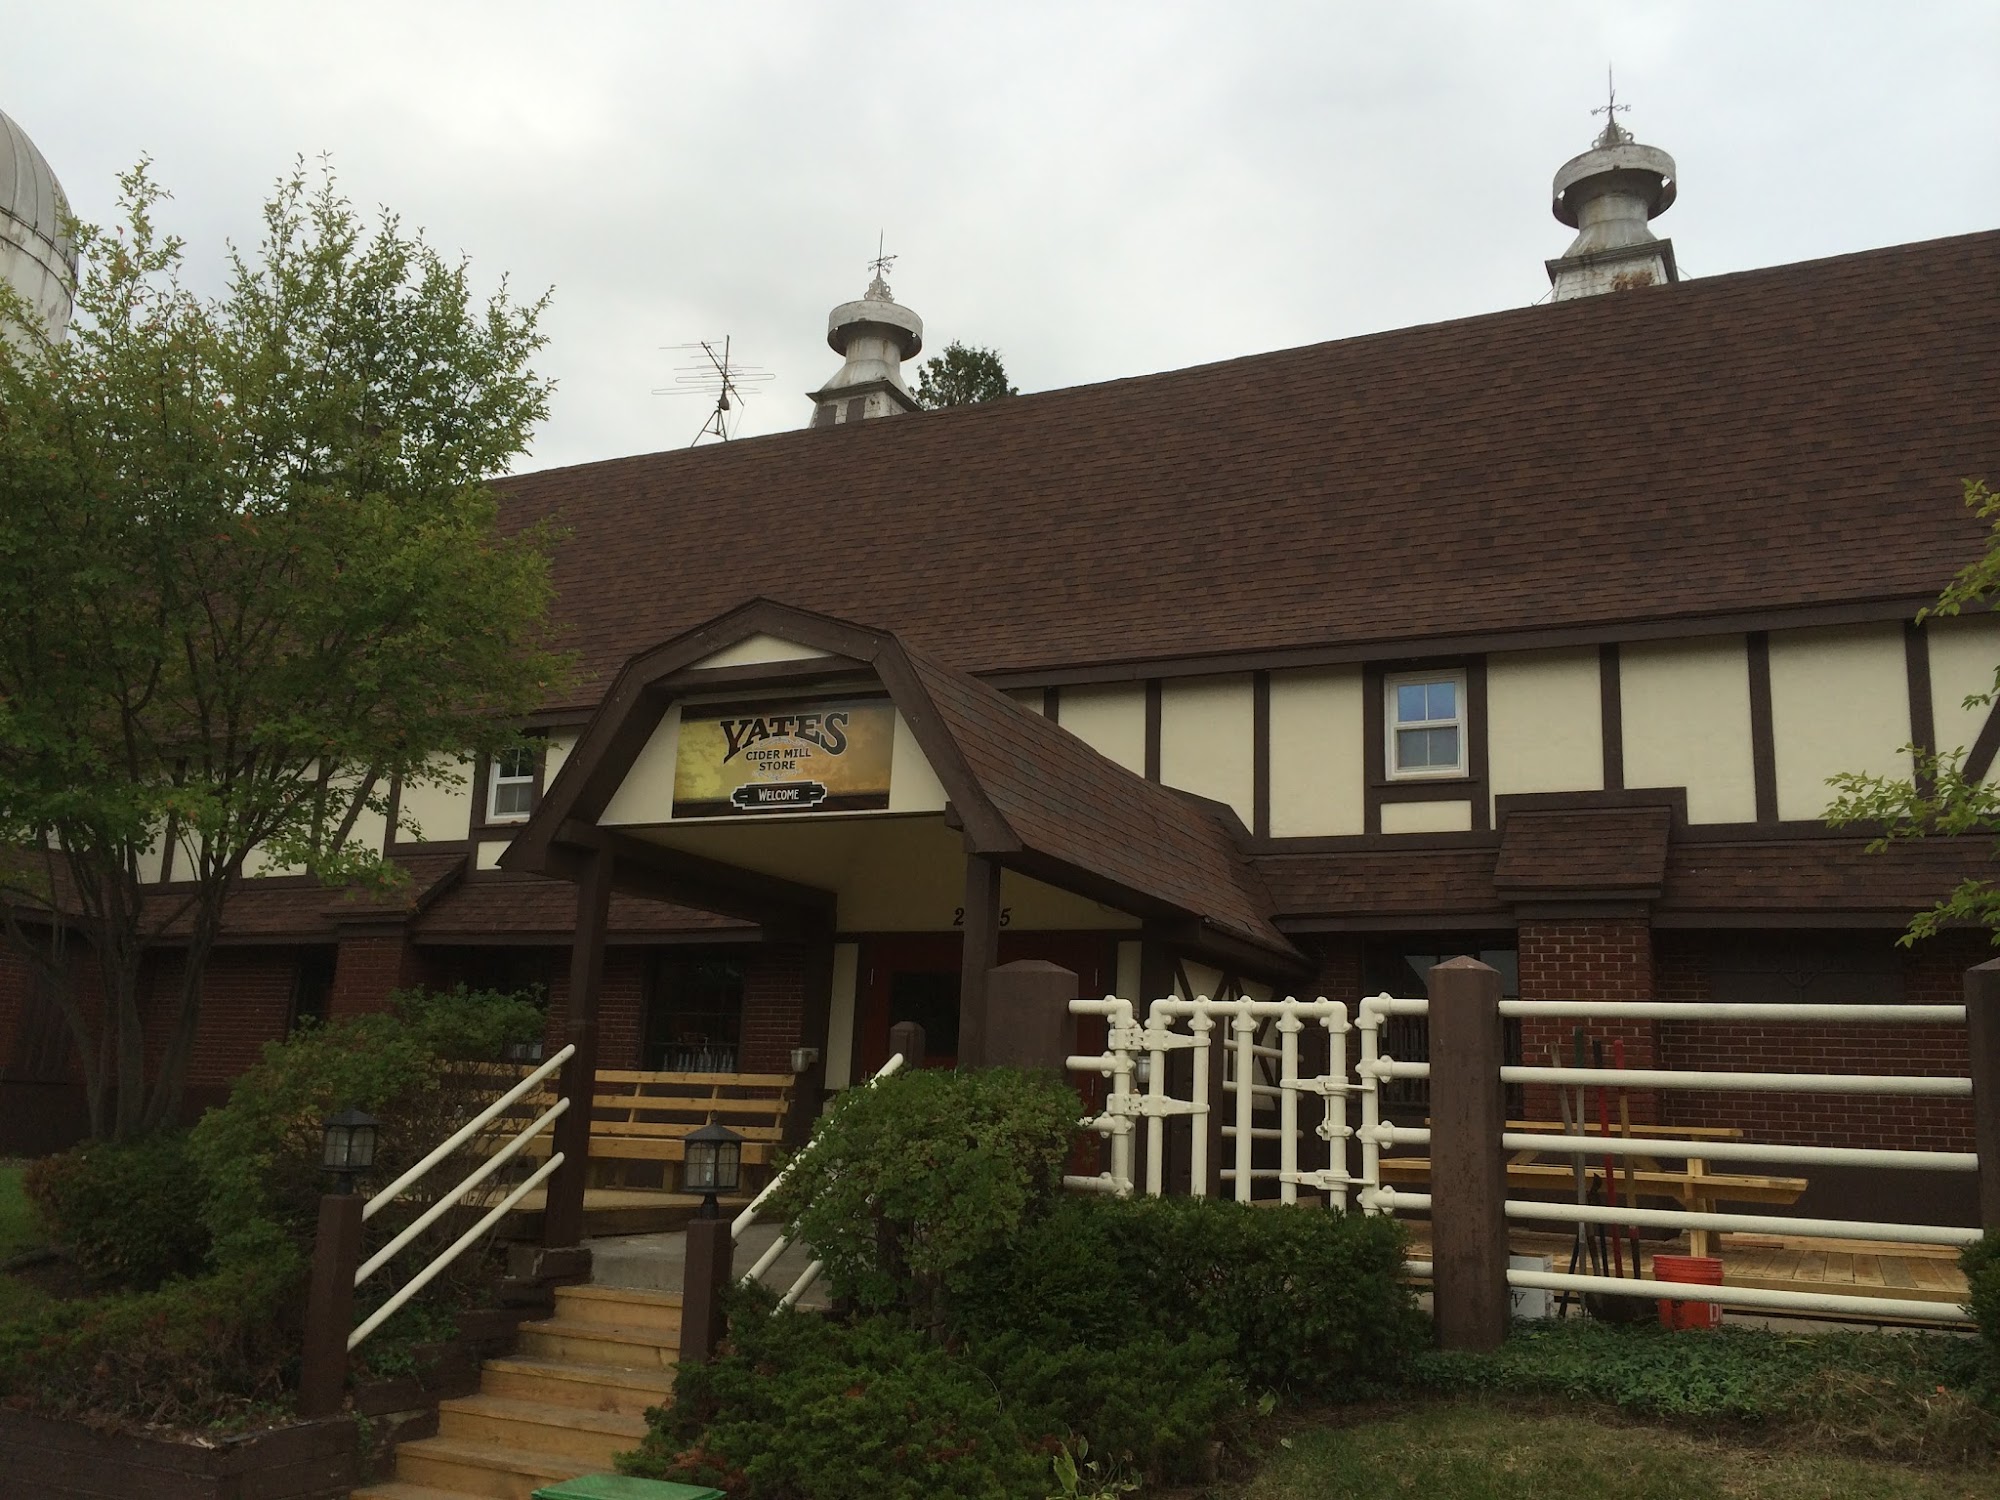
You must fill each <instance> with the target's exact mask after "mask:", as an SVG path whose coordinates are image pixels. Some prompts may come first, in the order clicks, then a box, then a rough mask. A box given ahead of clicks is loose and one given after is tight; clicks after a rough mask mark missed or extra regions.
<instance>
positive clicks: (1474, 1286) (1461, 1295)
mask: <svg viewBox="0 0 2000 1500" xmlns="http://www.w3.org/2000/svg"><path fill="white" fill-rule="evenodd" d="M1429 984H1430V997H1431V1014H1430V1034H1431V1036H1430V1040H1431V1293H1432V1303H1433V1308H1434V1315H1435V1318H1436V1323H1437V1337H1438V1343H1439V1344H1440V1345H1441V1346H1442V1347H1444V1348H1446V1349H1472V1350H1484V1349H1497V1348H1499V1347H1500V1345H1501V1344H1502V1343H1503V1342H1504V1341H1505V1340H1506V1337H1507V1316H1508V1301H1507V1208H1506V1204H1507V1166H1506V1153H1505V1151H1503V1150H1502V1148H1501V1144H1500V1137H1501V1135H1502V1134H1503V1133H1504V1132H1505V1130H1506V1128H1507V1107H1506V1091H1505V1089H1503V1088H1502V1087H1501V1084H1500V1065H1501V1062H1502V1061H1503V1058H1504V1054H1505V1047H1504V1044H1503V1042H1502V1032H1501V1025H1500V975H1499V972H1498V971H1497V970H1495V969H1492V968H1489V967H1488V966H1487V965H1485V964H1483V963H1480V962H1479V961H1478V960H1477V959H1473V958H1454V959H1450V960H1448V961H1446V962H1444V963H1441V964H1439V965H1437V966H1436V967H1435V968H1433V969H1432V970H1431V971H1430V979H1429Z"/></svg>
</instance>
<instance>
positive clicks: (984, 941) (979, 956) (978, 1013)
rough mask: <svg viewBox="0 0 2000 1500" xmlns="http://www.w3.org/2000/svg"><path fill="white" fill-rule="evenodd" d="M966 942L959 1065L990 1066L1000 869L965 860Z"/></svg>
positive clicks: (981, 859)
mask: <svg viewBox="0 0 2000 1500" xmlns="http://www.w3.org/2000/svg"><path fill="white" fill-rule="evenodd" d="M964 936H965V941H964V946H963V948H962V949H961V950H960V957H959V971H958V1065H959V1067H960V1068H980V1067H984V1066H985V1065H986V975H987V972H988V971H989V970H991V969H992V968H993V967H994V966H995V965H996V964H998V963H999V962H1000V865H999V863H998V861H996V860H993V859H989V858H987V857H986V856H985V855H982V854H970V853H968V854H967V855H966V857H965V934H964Z"/></svg>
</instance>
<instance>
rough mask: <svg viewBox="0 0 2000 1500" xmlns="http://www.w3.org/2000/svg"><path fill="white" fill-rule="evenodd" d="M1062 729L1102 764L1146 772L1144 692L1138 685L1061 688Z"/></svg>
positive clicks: (1139, 772) (1141, 773)
mask: <svg viewBox="0 0 2000 1500" xmlns="http://www.w3.org/2000/svg"><path fill="white" fill-rule="evenodd" d="M1061 722H1062V727H1063V728H1065V729H1067V730H1068V731H1069V732H1070V733H1071V734H1073V735H1075V736H1076V737H1077V738H1078V739H1080V740H1082V741H1083V742H1084V743H1085V744H1086V745H1088V746H1090V748H1091V749H1093V750H1095V751H1096V752H1097V753H1098V754H1099V755H1102V756H1103V757H1104V758H1105V759H1106V760H1112V761H1116V762H1117V763H1118V764H1119V765H1121V766H1123V767H1124V768H1125V769H1126V770H1128V771H1132V772H1136V773H1138V774H1140V775H1143V774H1144V773H1145V770H1146V690H1145V688H1143V687H1141V686H1140V685H1139V684H1138V683H1136V682H1133V683H1120V684H1118V685H1117V686H1115V687H1076V688H1064V689H1063V693H1062V705H1061Z"/></svg>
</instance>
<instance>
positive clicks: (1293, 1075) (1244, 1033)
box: [1064, 995, 1980, 1321]
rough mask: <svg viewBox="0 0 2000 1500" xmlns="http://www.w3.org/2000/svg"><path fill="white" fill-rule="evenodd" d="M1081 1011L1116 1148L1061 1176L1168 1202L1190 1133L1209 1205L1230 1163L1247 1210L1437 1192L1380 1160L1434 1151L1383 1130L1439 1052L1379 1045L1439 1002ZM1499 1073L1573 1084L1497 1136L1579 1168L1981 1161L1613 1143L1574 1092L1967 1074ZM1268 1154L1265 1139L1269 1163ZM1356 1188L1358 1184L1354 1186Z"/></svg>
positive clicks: (1615, 1212)
mask: <svg viewBox="0 0 2000 1500" xmlns="http://www.w3.org/2000/svg"><path fill="white" fill-rule="evenodd" d="M1070 1011H1071V1014H1073V1015H1075V1016H1078V1017H1095V1018H1100V1019H1102V1021H1103V1022H1104V1024H1105V1027H1106V1039H1105V1046H1104V1050H1103V1052H1101V1053H1099V1054H1096V1055H1086V1056H1073V1057H1070V1058H1068V1059H1067V1064H1068V1067H1069V1069H1070V1071H1071V1072H1073V1073H1077V1074H1085V1075H1094V1076H1096V1077H1101V1078H1103V1079H1105V1080H1107V1084H1108V1087H1107V1093H1106V1097H1105V1099H1104V1102H1103V1105H1102V1108H1101V1110H1100V1111H1099V1113H1097V1114H1096V1115H1095V1116H1094V1117H1093V1118H1090V1119H1088V1120H1085V1121H1084V1122H1082V1123H1083V1124H1084V1126H1085V1127H1086V1128H1088V1129H1090V1130H1093V1131H1095V1132H1096V1133H1097V1134H1098V1135H1099V1136H1101V1137H1102V1138H1103V1139H1104V1140H1105V1141H1107V1142H1108V1148H1107V1149H1106V1151H1105V1153H1104V1155H1105V1157H1106V1159H1107V1165H1106V1166H1105V1167H1104V1169H1103V1170H1101V1171H1100V1172H1098V1173H1097V1174H1096V1175H1094V1176H1091V1175H1072V1176H1069V1177H1066V1178H1065V1179H1064V1181H1065V1183H1066V1185H1067V1186H1069V1187H1071V1188H1074V1189H1078V1190H1082V1191H1094V1192H1106V1193H1112V1194H1116V1195H1119V1196H1127V1195H1130V1194H1131V1193H1133V1192H1135V1191H1140V1190H1143V1191H1144V1192H1146V1193H1148V1194H1151V1195H1158V1194H1160V1193H1161V1192H1163V1191H1164V1190H1165V1183H1166V1171H1167V1160H1168V1154H1169V1141H1170V1132H1171V1133H1173V1135H1172V1137H1171V1138H1173V1139H1176V1140H1180V1141H1183V1142H1184V1144H1182V1145H1181V1146H1180V1148H1179V1149H1180V1150H1181V1152H1182V1153H1183V1154H1182V1159H1183V1160H1184V1161H1185V1163H1186V1167H1187V1183H1188V1189H1187V1190H1188V1191H1189V1192H1190V1193H1191V1194H1193V1195H1196V1196H1200V1195H1202V1194H1205V1193H1206V1192H1207V1191H1208V1190H1209V1182H1210V1177H1211V1166H1212V1165H1219V1170H1218V1171H1216V1172H1215V1174H1214V1175H1215V1176H1216V1177H1218V1178H1219V1179H1220V1180H1221V1182H1222V1183H1223V1185H1224V1190H1225V1191H1226V1192H1229V1193H1230V1194H1231V1195H1233V1196H1234V1197H1235V1198H1236V1199H1237V1200H1238V1201H1240V1202H1247V1201H1250V1200H1251V1199H1252V1198H1253V1197H1254V1196H1256V1195H1257V1192H1258V1184H1259V1183H1269V1182H1275V1183H1276V1185H1277V1197H1278V1198H1279V1200H1280V1201H1282V1202H1285V1203H1294V1202H1297V1201H1299V1195H1300V1193H1301V1191H1304V1192H1307V1193H1323V1194H1325V1196H1326V1201H1327V1202H1328V1203H1330V1204H1331V1205H1333V1206H1335V1207H1345V1206H1347V1205H1348V1203H1349V1201H1350V1196H1351V1199H1352V1202H1353V1204H1354V1206H1355V1207H1357V1208H1359V1209H1360V1210H1361V1211H1362V1212H1364V1213H1370V1214H1384V1213H1392V1212H1395V1211H1397V1210H1408V1211H1415V1212H1429V1211H1430V1210H1431V1209H1432V1207H1433V1198H1432V1194H1431V1193H1430V1192H1413V1191H1408V1190H1405V1189H1399V1188H1396V1187H1393V1186H1389V1185H1386V1184H1385V1183H1384V1181H1383V1167H1382V1163H1383V1158H1384V1155H1385V1153H1391V1154H1393V1153H1395V1152H1396V1151H1398V1150H1399V1149H1403V1148H1411V1147H1415V1148H1428V1147H1429V1145H1430V1143H1431V1132H1430V1130H1429V1129H1428V1128H1425V1127H1421V1126H1413V1125H1403V1124H1397V1123H1395V1122H1393V1121H1391V1120H1389V1119H1387V1118H1386V1117H1385V1109H1384V1102H1383V1101H1384V1094H1385V1093H1386V1092H1387V1091H1388V1089H1389V1088H1390V1086H1392V1085H1393V1084H1395V1083H1396V1082H1397V1081H1399V1080H1422V1081H1425V1082H1428V1080H1429V1078H1430V1074H1431V1065H1430V1063H1429V1062H1428V1061H1421V1062H1419V1061H1408V1060H1403V1059H1398V1058H1396V1057H1393V1056H1391V1055H1389V1053H1388V1051H1387V1050H1386V1049H1385V1047H1384V1045H1383V1043H1384V1041H1385V1039H1386V1038H1387V1037H1388V1036H1389V1035H1390V1034H1391V1026H1392V1023H1393V1022H1395V1021H1397V1020H1398V1019H1399V1018H1411V1019H1425V1018H1428V1017H1429V1015H1430V1002H1429V1000H1427V999H1406V998H1399V997H1395V996H1390V995H1376V996H1372V997H1370V998H1368V999H1365V1000H1363V1001H1362V1002H1361V1003H1360V1005H1359V1006H1358V1007H1357V1008H1356V1010H1355V1012H1354V1014H1353V1017H1352V1020H1351V1021H1350V1016H1349V1011H1348V1007H1347V1006H1345V1005H1344V1004H1341V1003H1340V1002H1338V1001H1333V1000H1328V999H1324V998H1321V999H1317V1000H1298V999H1292V998H1287V999H1274V1000H1253V999H1236V1000H1211V999H1208V998H1206V997H1196V998H1193V999H1181V998H1179V997H1172V998H1167V999H1161V1000H1156V1001H1154V1002H1153V1003H1152V1004H1151V1006H1150V1007H1148V1008H1147V1010H1146V1014H1145V1019H1144V1021H1143V1023H1142V1022H1141V1021H1140V1019H1139V1017H1138V1015H1137V1009H1136V1007H1135V1005H1134V1004H1133V1002H1132V1001H1129V1000H1125V999H1122V998H1119V997H1117V996H1106V997H1105V998H1104V999H1101V1000H1076V1001H1073V1002H1071V1005H1070ZM1499 1011H1500V1015H1501V1018H1502V1019H1503V1020H1504V1021H1512V1022H1517V1023H1518V1022H1533V1021H1563V1020H1570V1021H1595V1022H1599V1023H1625V1022H1633V1021H1681V1022H1686V1021H1712V1022H1733V1023H1755V1024H1759V1025H1765V1026H1770V1027H1783V1026H1788V1025H1801V1024H1804V1025H1826V1024H1840V1025H1869V1026H1882V1027H1889V1026H1960V1025H1963V1024H1964V1022H1965V1007H1964V1006H1963V1005H1812V1004H1722V1003H1713V1004H1711V1003H1687V1002H1666V1001H1661V1002H1625V1001H1601V1002H1599V1001H1571V1000H1553V1001H1552V1000H1502V1001H1501V1002H1499ZM1308 1028H1316V1029H1319V1030H1322V1031H1323V1032H1324V1034H1325V1048H1324V1052H1323V1053H1315V1056H1316V1058H1317V1059H1318V1061H1317V1062H1316V1063H1315V1065H1314V1068H1313V1070H1312V1071H1309V1072H1306V1073H1302V1072H1301V1066H1302V1062H1301V1058H1302V1048H1301V1041H1302V1037H1303V1035H1304V1034H1305V1033H1306V1031H1307V1029H1308ZM1350 1031H1354V1032H1357V1033H1358V1037H1359V1049H1358V1051H1359V1055H1358V1057H1356V1058H1355V1061H1354V1067H1353V1072H1352V1073H1351V1074H1350V1073H1349V1070H1348V1058H1349V1046H1348V1034H1349V1032H1350ZM1183 1054H1185V1055H1186V1059H1187V1060H1186V1062H1185V1063H1176V1061H1175V1059H1177V1058H1179V1057H1180V1056H1181V1055H1183ZM1218 1059H1219V1062H1218ZM1218 1066H1219V1067H1220V1075H1221V1076H1220V1077H1219V1078H1216V1077H1214V1076H1212V1075H1213V1074H1214V1072H1215V1070H1216V1069H1217V1068H1218ZM1321 1068H1323V1071H1321V1070H1320V1069H1321ZM1500 1080H1501V1082H1502V1083H1503V1084H1510V1085H1542V1086H1551V1087H1554V1088H1557V1089H1559V1090H1563V1091H1564V1097H1565V1098H1567V1097H1568V1091H1569V1090H1576V1091H1578V1104H1577V1109H1576V1115H1575V1124H1574V1126H1573V1127H1572V1128H1570V1129H1568V1130H1566V1131H1565V1133H1563V1134H1550V1133H1546V1132H1543V1131H1512V1130H1508V1131H1503V1132H1502V1133H1501V1134H1500V1135H1499V1137H1498V1139H1496V1140H1495V1141H1494V1142H1493V1149H1494V1150H1495V1152H1496V1153H1504V1154H1506V1155H1516V1154H1523V1153H1527V1154H1535V1155H1540V1154H1547V1155H1549V1156H1551V1157H1554V1158H1558V1159H1562V1158H1573V1159H1574V1160H1575V1161H1576V1163H1577V1164H1578V1165H1577V1168H1576V1170H1577V1171H1578V1174H1579V1176H1581V1175H1582V1168H1581V1162H1582V1160H1583V1158H1585V1157H1600V1158H1618V1159H1623V1158H1636V1157H1654V1158H1679V1159H1685V1160H1688V1161H1697V1160H1698V1161H1701V1162H1703V1163H1707V1162H1718V1163H1732V1162H1757V1163H1772V1164H1781V1163H1782V1164H1801V1165H1817V1166H1823V1167H1868V1168H1878V1169H1889V1170H1895V1171H1915V1172H1972V1171H1976V1170H1977V1167H1978V1158H1977V1157H1976V1155H1975V1154H1974V1153H1972V1152H1969V1151H1926V1150H1908V1149H1901V1148H1890V1147H1883V1146H1875V1145H1870V1144H1867V1143H1856V1144H1843V1145H1809V1146H1808V1145H1795V1144H1789V1143H1781V1142H1761V1141H1752V1140H1747V1139H1745V1140H1729V1139H1703V1140H1694V1139H1687V1140H1682V1139H1677V1138H1676V1137H1675V1136H1674V1134H1673V1131H1672V1127H1670V1126H1663V1127H1658V1128H1657V1129H1656V1130H1654V1131H1653V1132H1652V1133H1650V1134H1646V1135H1643V1136H1632V1137H1626V1136H1623V1135H1613V1134H1611V1133H1610V1132H1609V1131H1608V1130H1602V1131H1600V1132H1598V1133H1589V1132H1587V1131H1586V1130H1585V1128H1584V1113H1583V1108H1582V1101H1581V1091H1582V1090H1584V1089H1589V1088H1596V1089H1599V1090H1611V1089H1617V1090H1629V1089H1639V1090H1647V1091H1655V1090H1682V1089H1701V1090H1710V1091H1720V1092H1737V1093H1749V1092H1757V1093H1799V1092H1809V1093H1825V1094H1843V1095H1878V1096H1880V1095H1890V1096H1902V1097H1909V1098H1965V1097H1969V1096H1970V1094H1971V1092H1972V1083H1971V1080H1970V1079H1968V1078H1964V1077H1936V1076H1920V1075H1904V1074H1886V1073H1885V1074H1860V1073H1853V1074H1848V1073H1788V1072H1767V1071H1756V1070H1749V1069H1742V1070H1729V1071H1715V1070H1693V1069H1677V1068H1659V1067H1647V1068H1603V1067H1561V1066H1539V1065H1519V1066H1516V1065H1506V1066H1502V1067H1501V1069H1500ZM1308 1100H1310V1101H1315V1104H1314V1107H1312V1108H1311V1109H1310V1119H1309V1123H1302V1112H1301V1105H1302V1102H1304V1101H1308ZM1212 1111H1219V1112H1221V1113H1222V1114H1223V1120H1222V1123H1221V1126H1220V1129H1219V1131H1218V1132H1217V1134H1218V1135H1219V1137H1220V1140H1221V1150H1222V1160H1221V1162H1220V1163H1219V1164H1214V1163H1211V1161H1210V1130H1211V1125H1212V1122H1211V1121H1210V1120H1209V1118H1208V1117H1209V1115H1210V1113H1211V1112H1212ZM1357 1115H1358V1121H1357V1120H1356V1116H1357ZM1142 1122H1143V1126H1144V1130H1143V1137H1142V1135H1141V1131H1140V1126H1141V1123H1142ZM1183 1130H1184V1131H1185V1136H1184V1137H1181V1136H1180V1135H1179V1134H1178V1133H1179V1132H1181V1131H1183ZM1350 1139H1353V1140H1355V1141H1357V1142H1358V1143H1359V1161H1358V1163H1356V1164H1354V1165H1353V1168H1352V1170H1351V1169H1350V1161H1349V1152H1348V1141H1349V1140H1350ZM1266 1143H1269V1144H1266ZM1260 1145H1264V1146H1265V1149H1264V1150H1262V1151H1261V1152H1260V1151H1259V1149H1258V1148H1259V1146H1260ZM1273 1148H1274V1149H1273ZM1142 1156H1143V1160H1141V1157H1142ZM1177 1175H1178V1174H1177ZM1607 1175H1609V1172H1608V1169H1607ZM1141 1179H1143V1182H1142V1181H1141ZM1702 1180H1703V1181H1705V1180H1706V1179H1702ZM1739 1180H1740V1179H1739ZM1728 1183H1729V1179H1728V1178H1727V1177H1723V1178H1720V1179H1718V1180H1717V1183H1716V1186H1717V1189H1718V1191H1717V1192H1716V1193H1715V1194H1714V1195H1713V1196H1715V1197H1717V1198H1719V1199H1722V1200H1724V1201H1726V1200H1727V1196H1728ZM1628 1188H1629V1179H1628ZM1350 1189H1353V1190H1354V1191H1353V1192H1352V1194H1351V1195H1350ZM1697 1201H1700V1200H1699V1199H1697ZM1505 1208H1506V1214H1507V1217H1508V1218H1509V1220H1512V1221H1519V1222H1524V1223H1528V1224H1534V1225H1538V1226H1541V1227H1544V1228H1554V1227H1557V1226H1562V1225H1569V1226H1580V1225H1603V1226H1606V1227H1607V1228H1626V1227H1630V1228H1632V1229H1634V1230H1639V1229H1645V1230H1652V1231H1661V1230H1666V1231H1672V1232H1680V1231H1699V1232H1702V1233H1717V1232H1732V1231H1733V1232H1742V1233H1754V1234H1782V1235H1796V1236H1813V1237H1819V1238H1828V1239H1849V1240H1877V1241H1886V1242H1893V1243H1898V1244H1908V1245H1939V1246H1961V1245H1965V1244H1969V1243H1971V1242H1972V1241H1974V1240H1976V1239H1978V1238H1979V1233H1980V1231H1978V1230H1976V1229H1968V1228H1963V1227H1960V1226H1955V1225H1940V1224H1911V1223H1904V1222H1895V1221H1876V1220H1868V1219H1830V1218H1806V1217H1797V1216H1792V1215H1786V1214H1773V1213H1727V1212H1716V1211H1710V1210H1709V1209H1704V1208H1688V1207H1682V1208H1640V1207H1638V1206H1636V1204H1635V1203H1629V1202H1628V1203H1624V1204H1618V1203H1589V1202H1557V1201H1543V1200H1539V1199H1533V1198H1528V1197H1516V1196H1512V1195H1510V1196H1509V1197H1508V1198H1507V1200H1506V1206H1505ZM1411 1269H1412V1272H1413V1273H1414V1274H1419V1275H1426V1274H1428V1272H1429V1266H1428V1264H1427V1263H1422V1262H1412V1266H1411ZM1508 1280H1509V1282H1510V1283H1511V1284H1512V1285H1514V1286H1516V1287H1534V1288H1544V1289H1548V1290H1552V1291H1559V1292H1569V1293H1599V1294H1603V1293H1608V1294H1611V1295H1618V1296H1627V1297H1644V1298H1648V1299H1656V1298H1658V1297H1660V1296H1661V1295H1662V1291H1663V1288H1664V1287H1668V1286H1670V1287H1671V1288H1672V1293H1671V1295H1672V1297H1673V1299H1674V1300H1677V1301H1696V1302H1715V1303H1718V1304H1721V1305H1724V1306H1731V1307H1742V1308H1746V1309H1756V1310H1760V1311H1784V1312H1790V1313H1814V1314H1819V1315H1822V1316H1850V1317H1852V1316H1860V1317H1871V1318H1889V1319H1922V1320H1930V1321H1935V1320H1937V1319H1940V1318H1947V1319H1949V1318H1962V1317H1965V1316H1967V1313H1966V1310H1965V1309H1964V1308H1963V1307H1961V1306H1959V1305H1957V1304H1955V1303H1950V1302H1926V1301H1917V1300H1914V1299H1911V1298H1906V1297H1895V1296H1888V1295H1882V1296H1870V1295H1866V1294H1859V1293H1857V1294H1852V1295H1850V1294H1847V1293H1845V1292H1841V1293H1834V1292H1811V1291H1797V1290H1782V1289H1763V1288H1748V1287H1726V1286H1700V1285H1695V1284H1690V1283H1680V1282H1670V1283H1662V1282H1659V1281H1651V1280H1641V1279H1639V1278H1638V1275H1637V1268H1636V1266H1635V1268H1634V1274H1633V1276H1632V1277H1629V1278H1621V1277H1613V1276H1597V1275H1587V1274H1583V1273H1581V1272H1553V1271H1551V1272H1540V1271H1532V1270H1517V1271H1510V1272H1509V1273H1508Z"/></svg>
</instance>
